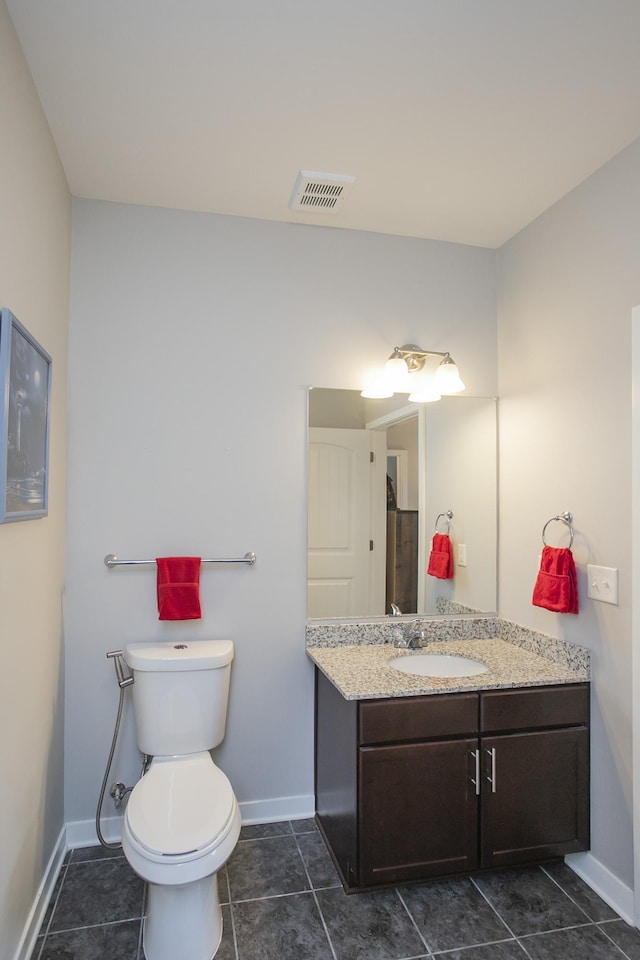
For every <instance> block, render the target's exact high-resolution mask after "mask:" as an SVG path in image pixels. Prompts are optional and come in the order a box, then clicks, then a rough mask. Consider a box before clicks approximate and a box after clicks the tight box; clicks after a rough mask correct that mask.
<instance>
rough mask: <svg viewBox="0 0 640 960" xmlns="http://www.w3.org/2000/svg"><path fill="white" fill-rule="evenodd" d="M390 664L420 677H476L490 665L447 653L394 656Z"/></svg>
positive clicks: (402, 671)
mask: <svg viewBox="0 0 640 960" xmlns="http://www.w3.org/2000/svg"><path fill="white" fill-rule="evenodd" d="M389 666H390V667H393V669H394V670H399V671H400V673H411V674H414V676H418V677H475V676H477V674H479V673H486V672H487V670H488V669H489V667H488V666H487V665H486V663H483V662H482V660H473V659H472V658H471V657H460V656H457V655H456V654H447V653H413V654H409V655H407V656H404V657H394V658H393V659H392V660H390V661H389Z"/></svg>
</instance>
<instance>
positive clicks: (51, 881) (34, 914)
mask: <svg viewBox="0 0 640 960" xmlns="http://www.w3.org/2000/svg"><path fill="white" fill-rule="evenodd" d="M67 849H68V848H67V844H66V832H65V828H64V827H63V828H62V830H61V831H60V836H59V837H58V839H57V841H56V845H55V847H54V849H53V853H52V854H51V856H50V857H49V862H48V864H47V866H46V869H45V872H44V877H43V878H42V882H41V884H40V886H39V887H38V892H37V894H36V897H35V900H34V902H33V906H32V907H31V910H30V912H29V916H28V917H27V922H26V923H25V926H24V930H23V932H22V936H21V937H20V942H19V943H18V947H17V949H16V952H15V954H14V956H13V960H29V957H30V956H31V954H32V953H33V948H34V946H35V943H36V940H37V937H38V934H39V933H40V927H41V926H42V921H43V920H44V915H45V913H46V912H47V907H48V906H49V901H50V900H51V895H52V893H53V889H54V887H55V885H56V880H57V879H58V874H59V873H60V869H61V867H62V864H63V862H64V857H65V854H66V852H67Z"/></svg>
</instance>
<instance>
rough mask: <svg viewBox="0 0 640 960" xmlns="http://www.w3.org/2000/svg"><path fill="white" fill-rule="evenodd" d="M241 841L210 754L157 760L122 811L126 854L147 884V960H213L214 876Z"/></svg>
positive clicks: (218, 928)
mask: <svg viewBox="0 0 640 960" xmlns="http://www.w3.org/2000/svg"><path fill="white" fill-rule="evenodd" d="M239 835H240V811H239V808H238V803H237V801H236V798H235V796H234V793H233V790H232V788H231V784H230V783H229V780H228V779H227V777H226V776H225V774H224V773H223V772H222V771H221V770H220V769H218V767H216V766H215V764H214V762H213V760H212V759H211V756H210V754H209V753H200V754H195V755H191V756H188V757H170V758H165V757H161V758H158V759H157V760H153V761H152V763H151V766H150V768H149V770H148V772H147V773H146V774H145V776H144V777H143V778H142V779H141V780H140V781H139V782H138V784H137V785H136V786H135V787H134V789H133V791H132V793H131V796H130V798H129V803H128V805H127V809H126V811H125V816H124V822H123V829H122V846H123V850H124V854H125V856H126V858H127V860H128V861H129V863H130V865H131V866H132V868H133V869H134V870H135V872H136V873H137V874H138V876H140V877H142V879H143V880H146V881H147V883H148V884H149V889H148V901H147V917H146V920H145V926H144V951H145V956H146V957H147V960H175V958H176V957H188V958H189V960H211V958H212V957H213V956H214V954H215V952H216V950H217V949H218V946H219V943H220V939H221V937H222V922H221V911H220V905H219V897H218V889H217V873H218V871H219V870H220V868H221V867H222V866H223V865H224V864H225V863H226V861H227V860H228V859H229V857H230V855H231V853H232V852H233V849H234V847H235V845H236V843H237V841H238V837H239Z"/></svg>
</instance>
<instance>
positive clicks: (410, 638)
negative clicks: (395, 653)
mask: <svg viewBox="0 0 640 960" xmlns="http://www.w3.org/2000/svg"><path fill="white" fill-rule="evenodd" d="M421 623H422V620H421V618H420V617H418V619H417V620H411V621H410V622H409V623H408V624H407V628H406V630H405V631H404V633H401V632H400V631H399V630H398V631H397V633H396V637H395V640H394V646H396V647H402V648H403V649H409V650H418V649H419V648H420V647H422V646H424V642H425V640H426V637H425V632H424V628H423V627H421V626H419V624H421Z"/></svg>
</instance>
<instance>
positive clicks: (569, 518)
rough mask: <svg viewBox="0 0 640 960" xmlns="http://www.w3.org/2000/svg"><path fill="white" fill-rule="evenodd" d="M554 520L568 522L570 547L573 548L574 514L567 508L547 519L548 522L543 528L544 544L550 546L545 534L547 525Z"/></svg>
mask: <svg viewBox="0 0 640 960" xmlns="http://www.w3.org/2000/svg"><path fill="white" fill-rule="evenodd" d="M554 520H560V522H561V523H564V524H566V526H567V527H569V534H570V538H569V549H571V544H572V543H573V526H572V524H573V514H572V513H569V511H568V510H565V511H564V513H557V514H556V515H555V517H550V518H549V520H547V522H546V523H545V525H544V527H543V528H542V542H543V544H544V545H545V547H546V546H548V544H547V541H546V540H545V538H544V534H545V531H546V529H547V527H548V526H549V524H550V523H553V522H554Z"/></svg>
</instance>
